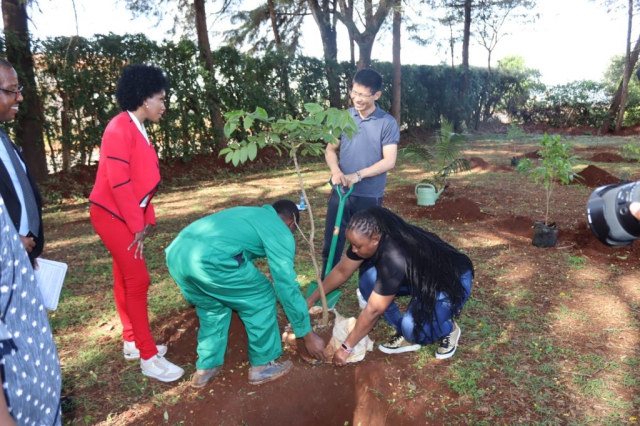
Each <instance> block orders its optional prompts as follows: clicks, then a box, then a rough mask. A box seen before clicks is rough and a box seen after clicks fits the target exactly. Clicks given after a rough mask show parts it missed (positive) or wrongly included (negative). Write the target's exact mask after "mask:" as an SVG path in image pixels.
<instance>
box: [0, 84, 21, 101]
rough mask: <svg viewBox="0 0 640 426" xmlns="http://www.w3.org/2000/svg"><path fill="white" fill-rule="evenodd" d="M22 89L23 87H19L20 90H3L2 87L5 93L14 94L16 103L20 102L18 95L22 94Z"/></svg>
mask: <svg viewBox="0 0 640 426" xmlns="http://www.w3.org/2000/svg"><path fill="white" fill-rule="evenodd" d="M22 89H23V87H22V86H18V90H9V89H3V88H1V87H0V90H2V91H3V92H7V93H13V96H14V100H15V101H17V100H18V94H20V93H22Z"/></svg>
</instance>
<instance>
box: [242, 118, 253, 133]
mask: <svg viewBox="0 0 640 426" xmlns="http://www.w3.org/2000/svg"><path fill="white" fill-rule="evenodd" d="M251 126H253V118H252V117H249V116H247V117H245V118H244V128H245V129H247V130H249V129H250V128H251Z"/></svg>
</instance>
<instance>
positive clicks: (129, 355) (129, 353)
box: [122, 340, 167, 361]
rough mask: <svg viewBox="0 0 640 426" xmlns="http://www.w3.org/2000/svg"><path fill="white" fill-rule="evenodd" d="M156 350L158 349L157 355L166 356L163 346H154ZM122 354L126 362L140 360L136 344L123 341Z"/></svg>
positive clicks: (165, 348) (165, 349)
mask: <svg viewBox="0 0 640 426" xmlns="http://www.w3.org/2000/svg"><path fill="white" fill-rule="evenodd" d="M156 348H158V355H160V356H165V355H166V354H167V347H166V346H165V345H156ZM122 352H124V359H126V360H128V361H131V360H132V359H139V358H140V350H139V349H138V348H136V342H127V341H126V340H125V342H124V347H123V349H122Z"/></svg>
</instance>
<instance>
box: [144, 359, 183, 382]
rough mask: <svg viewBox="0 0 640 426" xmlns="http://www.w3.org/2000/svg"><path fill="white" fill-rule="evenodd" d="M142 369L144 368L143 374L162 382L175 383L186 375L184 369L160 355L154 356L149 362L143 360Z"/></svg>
mask: <svg viewBox="0 0 640 426" xmlns="http://www.w3.org/2000/svg"><path fill="white" fill-rule="evenodd" d="M140 368H142V374H144V375H145V376H149V377H152V378H154V379H157V380H160V381H161V382H173V381H174V380H178V379H179V378H180V377H182V375H183V374H184V370H183V369H182V368H180V367H178V366H177V365H175V364H173V363H171V362H169V361H167V359H166V358H165V357H162V356H158V355H154V356H153V357H151V358H149V359H147V360H144V359H141V360H140Z"/></svg>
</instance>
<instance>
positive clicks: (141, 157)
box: [89, 65, 184, 382]
mask: <svg viewBox="0 0 640 426" xmlns="http://www.w3.org/2000/svg"><path fill="white" fill-rule="evenodd" d="M166 88H167V79H166V77H165V76H164V74H163V72H162V70H160V69H159V68H156V67H153V66H147V65H130V66H126V67H125V68H124V69H123V71H122V75H121V76H120V80H119V81H118V86H117V89H116V99H117V101H118V105H119V106H120V108H121V109H122V111H123V112H121V113H120V114H118V115H117V116H115V117H114V118H113V119H112V120H111V122H109V124H108V125H107V128H106V129H105V131H104V135H103V137H102V145H101V147H100V162H99V164H98V172H97V175H96V183H95V185H94V187H93V191H91V195H90V196H89V200H90V201H91V210H90V213H91V223H92V224H93V228H94V229H95V231H96V233H97V234H98V235H99V236H100V238H101V239H102V242H103V243H104V245H105V246H106V247H107V250H109V253H111V256H112V257H113V281H114V282H113V293H114V299H115V302H116V308H117V310H118V314H119V315H120V321H121V322H122V328H123V333H122V336H123V339H124V349H123V350H124V357H125V359H134V360H135V359H138V358H140V367H141V368H142V373H143V374H145V375H147V376H149V377H153V378H155V379H158V380H160V381H163V382H171V381H174V380H177V379H179V378H180V377H182V375H183V374H184V370H183V369H182V368H180V367H178V366H177V365H175V364H173V363H171V362H169V361H168V360H166V359H165V358H164V355H165V354H166V353H167V347H166V346H163V345H158V346H156V344H155V342H154V341H153V337H152V336H151V330H150V329H149V314H148V311H147V297H148V292H149V281H150V279H149V272H148V271H147V264H146V262H145V260H144V257H143V254H144V239H145V237H146V236H147V234H148V233H149V230H150V229H151V227H152V226H154V225H155V224H156V220H155V213H154V209H153V204H152V203H151V199H152V198H153V196H154V195H155V193H156V191H157V190H158V185H159V184H160V168H159V164H158V156H157V154H156V151H155V149H154V147H153V145H152V144H151V142H150V141H149V138H148V136H147V132H146V130H145V128H144V122H145V121H147V120H149V121H151V122H154V123H157V122H158V121H160V119H161V118H162V114H163V113H164V111H165V106H164V98H165V90H166Z"/></svg>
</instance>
